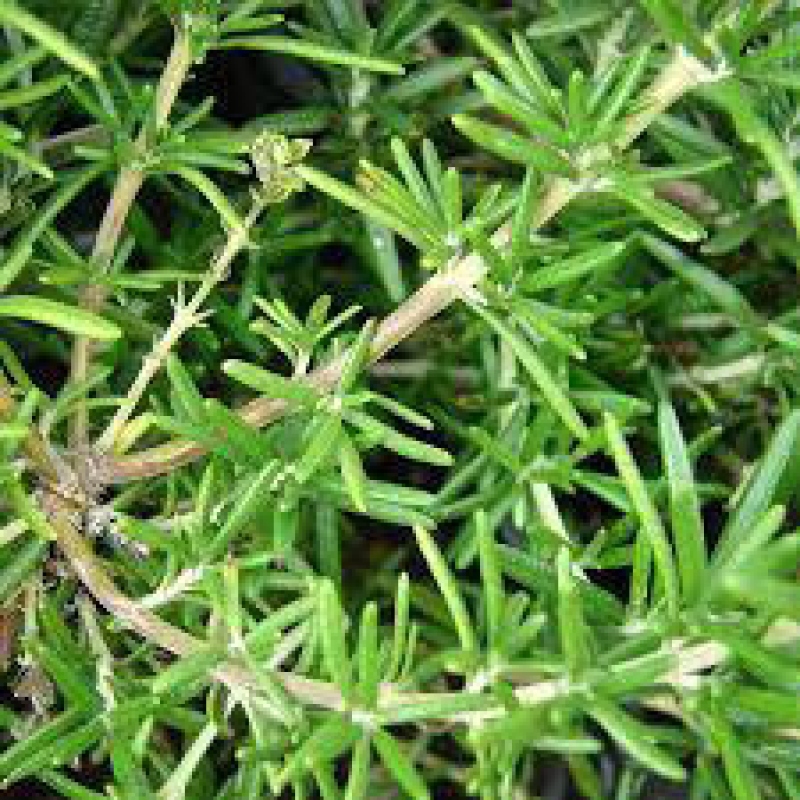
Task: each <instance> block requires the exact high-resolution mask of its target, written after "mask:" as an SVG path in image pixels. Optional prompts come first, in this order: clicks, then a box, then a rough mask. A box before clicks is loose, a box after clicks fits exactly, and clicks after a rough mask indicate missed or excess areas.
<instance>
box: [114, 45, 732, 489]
mask: <svg viewBox="0 0 800 800" xmlns="http://www.w3.org/2000/svg"><path fill="white" fill-rule="evenodd" d="M719 77H721V75H720V74H718V73H715V72H711V71H710V70H708V69H707V68H706V67H704V66H703V65H702V64H701V63H700V62H699V61H698V60H697V59H696V58H694V57H693V56H692V55H690V54H689V53H687V52H686V51H685V50H684V49H682V48H679V49H678V50H677V51H676V52H675V54H674V55H673V56H672V58H671V59H670V61H669V62H668V63H667V64H666V65H665V67H664V68H663V69H662V71H661V72H660V73H659V75H658V76H657V77H656V79H655V80H654V82H653V83H652V84H651V85H650V87H649V88H648V89H647V91H646V92H645V94H644V97H643V98H642V103H641V110H639V111H637V112H636V113H635V114H633V115H631V116H630V117H629V118H628V119H627V121H626V122H625V124H624V125H623V128H622V133H621V135H620V138H619V140H618V142H616V146H617V147H618V148H620V149H622V148H626V147H628V146H630V144H631V143H632V142H633V141H634V140H635V139H636V138H637V137H638V136H639V135H640V134H641V133H642V132H643V131H644V130H646V129H647V127H648V126H649V125H650V123H651V122H652V121H653V120H654V119H655V118H656V117H658V116H659V115H660V114H661V113H663V112H664V110H665V109H667V108H668V107H669V106H671V105H672V104H673V103H674V102H675V101H676V100H678V99H679V98H680V97H682V96H683V95H684V94H686V93H687V92H688V91H690V90H691V89H693V88H695V87H696V86H698V85H701V84H703V83H708V82H711V81H713V80H717V79H718V78H719ZM608 157H609V153H608V150H607V148H605V147H603V148H598V149H597V150H596V151H594V152H590V153H588V154H586V156H585V158H584V162H585V165H586V166H585V169H586V170H587V173H588V174H590V173H591V167H592V165H593V164H596V163H598V161H601V160H604V159H606V158H608ZM585 185H586V181H585V180H584V181H571V180H567V179H566V178H561V177H557V178H553V179H551V180H550V182H549V184H548V186H547V188H546V190H545V193H544V196H543V197H542V200H541V202H540V203H539V206H538V208H537V213H536V217H535V218H534V220H533V227H534V228H541V227H542V226H543V225H545V224H547V222H549V221H550V220H551V219H552V218H553V217H554V216H556V215H557V214H558V213H559V212H560V211H561V210H562V209H563V208H564V207H565V206H566V205H567V204H568V203H569V202H570V201H571V200H573V199H574V198H575V197H577V196H578V195H579V194H581V192H582V191H583V190H584V186H585ZM510 233H511V229H510V225H509V224H505V225H503V226H502V227H501V228H500V229H499V230H497V231H496V232H495V234H494V235H493V237H492V242H493V244H494V245H495V247H498V248H503V247H505V246H506V245H507V244H508V241H509V238H510ZM486 274H487V266H486V264H485V263H484V261H483V259H482V258H481V257H480V256H479V255H478V254H477V253H470V254H468V255H466V256H464V257H456V258H454V259H453V260H452V261H451V262H450V263H449V264H448V265H447V266H446V267H445V268H444V269H442V270H441V271H439V272H437V273H436V274H435V275H433V276H432V277H431V278H430V279H429V280H428V281H427V282H426V283H425V284H423V286H422V287H420V288H419V289H418V290H417V291H416V292H415V293H414V294H413V295H412V296H411V297H410V298H409V299H408V300H406V301H405V302H404V303H403V304H402V305H401V306H400V307H399V308H397V309H396V310H395V311H394V312H393V313H392V314H390V315H389V316H388V317H386V318H385V319H384V320H383V322H382V323H381V324H380V326H379V327H378V329H377V331H376V333H375V338H374V340H373V345H372V361H373V362H375V361H378V360H379V359H380V358H382V357H383V356H384V355H386V353H388V352H389V351H390V350H392V349H393V348H395V347H396V346H397V345H398V344H400V343H401V342H402V341H404V340H405V339H407V338H408V337H409V336H411V335H412V334H413V333H414V332H415V331H416V330H417V329H418V328H420V327H422V326H423V325H424V324H425V323H427V322H428V321H429V320H430V319H432V318H433V317H435V316H436V315H438V314H439V313H440V312H441V311H443V310H444V309H446V308H447V307H449V306H450V305H452V304H453V303H454V302H455V301H456V300H459V299H461V298H463V297H465V296H467V295H468V294H469V293H470V292H471V291H472V290H473V289H474V287H475V286H476V285H477V284H478V283H479V282H480V281H481V280H482V279H483V278H484V277H485V276H486ZM345 363H346V355H345V356H343V357H341V358H339V359H337V360H335V361H333V362H332V363H330V364H328V365H326V366H324V367H322V368H321V369H318V370H316V371H315V372H313V373H311V375H309V376H308V377H307V378H304V380H308V381H309V382H310V383H311V384H313V385H314V386H316V387H318V388H321V389H327V388H330V387H331V386H333V385H334V384H335V383H336V382H337V380H338V379H339V376H340V375H341V370H342V368H343V366H344V364H345ZM286 409H287V404H286V403H285V402H282V401H275V400H266V399H263V398H259V399H256V400H253V401H252V402H251V403H248V404H247V405H246V406H244V408H242V409H241V411H240V416H241V417H242V419H243V420H245V421H246V422H248V423H250V424H251V425H254V426H256V427H263V426H265V425H268V424H269V423H270V422H272V421H274V420H275V419H277V418H279V417H280V416H281V415H282V414H283V413H284V412H285V411H286ZM204 452H205V449H204V448H203V447H202V446H201V445H198V444H195V443H193V442H186V441H178V442H169V443H167V444H164V445H161V446H159V447H155V448H151V449H150V450H147V451H143V452H140V453H135V454H132V455H128V456H124V457H121V458H117V459H112V460H110V462H109V463H108V464H107V465H106V472H107V474H108V475H109V478H110V480H111V481H112V482H114V483H126V482H128V481H131V480H136V479H139V478H143V477H149V476H154V475H161V474H164V473H168V472H171V471H173V470H174V469H176V468H178V467H180V466H182V465H184V464H187V463H190V462H191V461H193V460H195V459H196V458H198V457H200V456H202V455H203V453H204Z"/></svg>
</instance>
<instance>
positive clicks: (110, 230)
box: [70, 25, 192, 446]
mask: <svg viewBox="0 0 800 800" xmlns="http://www.w3.org/2000/svg"><path fill="white" fill-rule="evenodd" d="M191 63H192V61H191V42H190V36H189V32H188V30H186V29H185V27H184V26H182V25H181V26H179V27H177V28H176V33H175V40H174V42H173V45H172V50H171V52H170V55H169V59H168V60H167V64H166V66H165V68H164V72H163V73H162V75H161V79H160V80H159V83H158V89H157V91H156V99H155V109H154V118H153V123H152V126H147V125H146V126H145V127H143V128H142V131H141V132H140V134H139V136H138V138H137V140H136V143H135V150H136V151H137V152H138V153H141V154H144V153H146V152H147V150H148V148H149V147H150V146H151V144H152V137H153V136H154V135H157V134H158V133H159V131H161V130H162V129H163V128H164V127H165V125H166V124H167V120H168V118H169V114H170V111H171V109H172V106H173V105H174V103H175V100H176V98H177V96H178V92H179V91H180V87H181V85H182V84H183V82H184V81H185V80H186V77H187V75H188V74H189V68H190V67H191ZM144 179H145V173H144V172H143V171H142V169H141V168H139V167H136V166H131V165H128V166H125V167H123V168H122V170H121V171H120V173H119V175H118V177H117V182H116V184H115V186H114V189H113V191H112V193H111V199H110V200H109V202H108V205H107V206H106V210H105V213H104V215H103V220H102V222H101V224H100V228H99V229H98V231H97V236H96V237H95V241H94V247H93V248H92V262H93V263H94V265H95V267H96V269H97V270H98V271H99V272H100V273H104V272H106V271H107V270H108V268H109V265H110V264H111V260H112V259H113V257H114V253H115V251H116V249H117V245H118V244H119V239H120V236H121V235H122V230H123V228H124V226H125V221H126V219H127V218H128V213H129V212H130V210H131V207H132V206H133V203H134V201H135V200H136V197H137V195H138V194H139V190H140V189H141V188H142V184H143V183H144ZM107 294H108V290H107V289H106V287H105V286H102V285H100V284H96V285H93V286H88V287H87V288H86V289H85V290H84V291H83V292H81V295H80V304H81V306H82V307H83V308H86V309H88V310H90V311H95V312H97V311H99V310H100V309H101V308H102V306H103V303H104V302H105V299H106V297H107ZM92 357H93V342H92V340H91V339H88V338H86V337H84V336H79V337H78V338H77V339H76V340H75V343H74V346H73V349H72V358H71V364H70V381H71V382H72V383H79V382H81V381H84V380H86V377H87V376H88V374H89V368H90V366H91V361H92ZM88 424H89V419H88V411H87V408H86V404H85V403H78V404H77V405H76V408H75V413H74V416H73V417H72V418H71V420H70V443H71V444H72V445H74V446H81V445H84V444H85V443H86V441H87V432H88Z"/></svg>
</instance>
